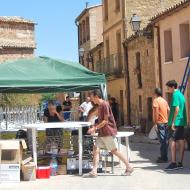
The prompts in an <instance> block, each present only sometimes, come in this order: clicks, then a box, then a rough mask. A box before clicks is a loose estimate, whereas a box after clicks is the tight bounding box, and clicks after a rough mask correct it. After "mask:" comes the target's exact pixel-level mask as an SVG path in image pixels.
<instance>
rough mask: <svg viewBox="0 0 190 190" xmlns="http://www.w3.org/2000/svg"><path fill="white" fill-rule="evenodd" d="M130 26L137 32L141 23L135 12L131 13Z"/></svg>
mask: <svg viewBox="0 0 190 190" xmlns="http://www.w3.org/2000/svg"><path fill="white" fill-rule="evenodd" d="M130 24H131V28H132V30H133V31H134V32H138V31H139V30H140V25H141V18H140V17H139V16H137V15H136V14H133V16H132V17H131V21H130Z"/></svg>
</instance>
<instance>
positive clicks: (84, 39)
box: [82, 20, 86, 43]
mask: <svg viewBox="0 0 190 190" xmlns="http://www.w3.org/2000/svg"><path fill="white" fill-rule="evenodd" d="M82 28H83V31H82V32H83V35H82V36H83V43H85V42H86V25H85V21H84V20H83V22H82Z"/></svg>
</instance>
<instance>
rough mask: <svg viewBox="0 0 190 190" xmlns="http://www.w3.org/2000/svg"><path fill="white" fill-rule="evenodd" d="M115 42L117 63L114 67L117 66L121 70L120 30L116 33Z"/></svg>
mask: <svg viewBox="0 0 190 190" xmlns="http://www.w3.org/2000/svg"><path fill="white" fill-rule="evenodd" d="M116 41H117V42H116V44H117V54H118V55H117V64H116V67H117V68H118V71H119V72H121V71H122V59H121V44H122V41H121V32H117V33H116Z"/></svg>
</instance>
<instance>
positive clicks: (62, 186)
mask: <svg viewBox="0 0 190 190" xmlns="http://www.w3.org/2000/svg"><path fill="white" fill-rule="evenodd" d="M123 148H125V147H123ZM131 149H132V163H133V165H134V167H135V172H134V173H133V175H132V176H127V177H124V176H119V174H120V173H121V172H122V170H121V169H120V168H119V167H118V166H117V167H116V175H115V176H99V177H98V178H96V179H83V178H81V177H78V176H57V177H52V178H51V179H49V180H37V181H35V182H21V183H20V184H16V185H12V184H9V185H8V184H1V185H0V189H1V190H4V189H5V190H12V189H14V190H54V189H56V190H86V189H90V190H115V189H119V190H154V189H155V190H168V189H172V190H179V189H181V190H189V189H190V152H185V162H184V165H185V169H184V170H179V171H174V172H168V173H166V172H164V171H163V168H164V167H165V166H166V164H160V165H157V164H155V163H154V160H155V158H156V157H157V155H158V154H157V152H158V149H159V146H158V145H157V144H148V143H137V142H133V143H131Z"/></svg>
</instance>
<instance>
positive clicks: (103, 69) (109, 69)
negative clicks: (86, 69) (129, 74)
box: [95, 54, 124, 76]
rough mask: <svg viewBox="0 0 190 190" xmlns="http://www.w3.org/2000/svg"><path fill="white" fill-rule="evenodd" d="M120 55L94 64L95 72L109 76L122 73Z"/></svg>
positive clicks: (111, 56)
mask: <svg viewBox="0 0 190 190" xmlns="http://www.w3.org/2000/svg"><path fill="white" fill-rule="evenodd" d="M123 58H124V56H123V55H122V54H113V55H110V56H109V57H107V58H104V59H102V60H100V61H98V62H96V63H95V64H96V67H95V68H96V72H100V73H105V74H106V75H107V76H110V75H117V76H118V75H121V74H122V72H123V62H124V61H123V60H124V59H123Z"/></svg>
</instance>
